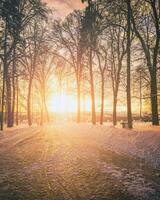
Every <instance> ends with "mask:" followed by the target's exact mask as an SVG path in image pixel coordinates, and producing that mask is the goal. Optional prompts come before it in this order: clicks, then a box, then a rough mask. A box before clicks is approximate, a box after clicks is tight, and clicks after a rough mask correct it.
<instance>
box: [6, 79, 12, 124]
mask: <svg viewBox="0 0 160 200" xmlns="http://www.w3.org/2000/svg"><path fill="white" fill-rule="evenodd" d="M6 89H7V127H12V105H11V102H12V95H11V79H10V77H9V75H7V81H6Z"/></svg>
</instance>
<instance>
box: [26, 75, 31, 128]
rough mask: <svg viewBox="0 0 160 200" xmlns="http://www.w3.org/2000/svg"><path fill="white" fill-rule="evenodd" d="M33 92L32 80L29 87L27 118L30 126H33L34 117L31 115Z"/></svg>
mask: <svg viewBox="0 0 160 200" xmlns="http://www.w3.org/2000/svg"><path fill="white" fill-rule="evenodd" d="M31 91H32V79H30V80H29V86H28V96H27V118H28V125H29V126H31V125H32V115H31Z"/></svg>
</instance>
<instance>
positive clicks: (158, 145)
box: [60, 123, 160, 168]
mask: <svg viewBox="0 0 160 200" xmlns="http://www.w3.org/2000/svg"><path fill="white" fill-rule="evenodd" d="M60 126H61V125H60ZM66 126H67V127H68V130H71V129H72V130H73V129H74V131H75V134H76V133H81V134H83V135H84V136H87V137H88V136H89V137H91V138H94V140H95V141H97V142H101V143H102V145H103V146H104V147H106V148H107V149H110V150H113V151H115V152H117V153H120V154H127V155H131V156H134V157H137V158H142V159H144V160H145V161H146V162H148V163H149V164H151V165H152V166H154V167H157V168H160V126H152V125H151V124H150V123H134V129H133V130H129V129H124V128H121V126H120V125H118V126H117V127H116V128H115V127H113V126H112V125H110V124H107V123H106V124H104V125H103V126H101V125H91V124H86V123H84V124H81V125H80V126H79V125H77V124H75V123H73V124H72V125H71V124H68V125H66ZM66 126H64V127H65V129H66ZM68 132H69V131H68Z"/></svg>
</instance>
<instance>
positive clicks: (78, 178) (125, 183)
mask: <svg viewBox="0 0 160 200" xmlns="http://www.w3.org/2000/svg"><path fill="white" fill-rule="evenodd" d="M112 129H113V128H111V127H103V128H101V127H100V126H92V125H75V124H63V126H62V125H60V124H56V125H50V126H44V127H41V128H23V129H19V130H18V131H17V130H13V131H9V132H7V133H5V134H3V135H1V136H0V158H1V159H0V200H53V199H55V200H63V199H64V200H91V199H92V200H103V199H104V200H130V199H131V200H132V199H137V200H138V199H142V200H143V199H144V200H159V199H160V170H158V169H154V168H153V167H151V166H149V165H148V164H145V162H144V161H143V160H140V159H138V158H133V157H130V156H129V155H127V154H120V153H119V152H117V151H116V152H117V153H115V152H114V151H113V150H111V149H110V148H108V147H109V145H107V140H108V142H109V143H112V141H111V138H110V140H109V138H108V137H107V136H106V138H105V137H104V136H103V135H102V133H101V132H103V133H104V131H106V132H109V131H113V130H112ZM115 131H116V129H115ZM97 133H100V134H99V136H98V134H97ZM104 140H105V141H104ZM113 143H114V141H113ZM109 149H110V150H109ZM116 150H117V149H116Z"/></svg>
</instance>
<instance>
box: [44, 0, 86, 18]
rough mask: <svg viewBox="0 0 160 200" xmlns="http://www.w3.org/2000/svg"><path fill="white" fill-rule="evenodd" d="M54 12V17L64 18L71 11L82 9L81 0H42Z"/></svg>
mask: <svg viewBox="0 0 160 200" xmlns="http://www.w3.org/2000/svg"><path fill="white" fill-rule="evenodd" d="M43 1H44V2H46V3H47V4H48V5H49V6H50V7H53V8H54V9H55V10H56V15H58V16H59V17H64V16H66V15H67V14H68V13H70V12H72V11H73V10H78V9H82V8H84V4H82V3H81V0H43Z"/></svg>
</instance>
